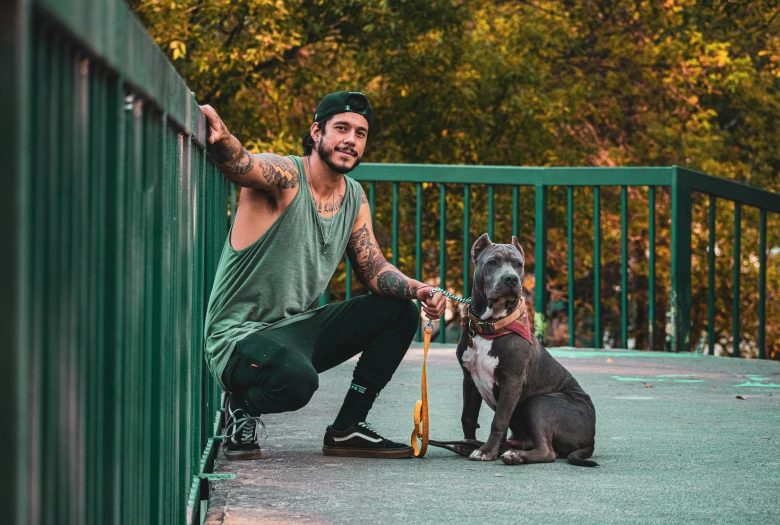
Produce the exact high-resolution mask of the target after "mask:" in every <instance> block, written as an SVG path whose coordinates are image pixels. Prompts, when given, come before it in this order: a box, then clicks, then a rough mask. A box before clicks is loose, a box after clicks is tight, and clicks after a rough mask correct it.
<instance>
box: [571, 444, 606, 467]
mask: <svg viewBox="0 0 780 525" xmlns="http://www.w3.org/2000/svg"><path fill="white" fill-rule="evenodd" d="M592 455H593V447H592V446H590V447H587V448H581V449H579V450H575V451H574V452H572V453H571V454H569V455H568V456H567V457H566V459H568V460H569V463H571V464H572V465H577V466H578V467H598V466H599V464H598V463H596V462H595V461H593V460H590V459H587V458H589V457H591V456H592Z"/></svg>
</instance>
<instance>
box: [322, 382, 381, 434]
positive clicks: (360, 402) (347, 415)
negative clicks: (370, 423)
mask: <svg viewBox="0 0 780 525" xmlns="http://www.w3.org/2000/svg"><path fill="white" fill-rule="evenodd" d="M377 396H379V391H378V390H375V389H371V388H367V387H364V386H360V385H358V384H357V383H352V385H350V387H349V391H348V392H347V396H346V397H345V398H344V404H343V405H341V410H339V414H338V415H337V416H336V421H334V422H333V425H332V426H333V428H335V429H336V430H344V429H345V428H347V427H348V426H350V425H354V424H355V423H359V422H361V421H365V420H366V416H367V415H368V411H369V410H371V407H372V406H373V404H374V400H376V398H377Z"/></svg>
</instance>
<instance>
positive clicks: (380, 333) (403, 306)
mask: <svg viewBox="0 0 780 525" xmlns="http://www.w3.org/2000/svg"><path fill="white" fill-rule="evenodd" d="M419 315H420V314H419V312H418V310H417V307H416V306H415V304H414V303H413V302H412V301H409V300H398V299H390V298H386V297H382V296H379V295H363V296H360V297H356V298H354V299H350V300H348V301H344V302H342V303H336V304H330V305H327V306H326V307H325V308H322V309H320V310H318V311H317V312H315V313H314V315H313V316H312V317H310V318H308V319H305V320H303V321H300V322H297V323H292V324H289V325H287V326H284V327H281V328H276V329H274V328H271V329H266V330H261V331H259V332H254V333H252V334H249V335H248V336H246V337H245V338H244V339H242V340H241V341H239V342H238V344H237V345H236V349H235V350H234V351H233V355H232V356H231V357H230V360H229V361H228V364H227V366H226V367H225V371H224V372H223V374H222V381H223V383H224V384H225V386H226V387H227V388H228V390H229V391H230V392H231V393H232V394H233V396H234V398H235V399H237V400H240V399H243V400H244V404H245V405H246V407H245V408H247V409H248V410H249V412H250V413H251V414H252V415H261V414H274V413H279V412H289V411H293V410H298V409H300V408H302V407H303V406H305V405H306V404H307V403H308V402H309V400H310V399H311V397H312V395H313V394H314V392H315V391H316V390H317V388H318V386H319V377H318V374H319V373H320V372H324V371H326V370H329V369H331V368H333V367H334V366H336V365H339V364H341V363H343V362H345V361H347V360H348V359H350V358H352V357H354V356H355V355H357V354H360V353H361V352H362V355H361V356H360V358H359V359H358V362H357V366H356V367H355V371H354V374H353V382H354V383H356V384H358V385H360V386H362V387H365V388H367V389H369V390H371V391H373V392H376V393H377V394H378V393H379V391H380V390H382V388H384V386H385V385H387V383H388V382H389V381H390V378H391V377H392V376H393V373H394V372H395V370H396V369H397V368H398V365H399V364H400V363H401V360H402V359H403V357H404V354H406V351H407V350H408V349H409V345H410V344H411V342H412V338H413V337H414V334H415V332H416V331H417V325H418V321H419Z"/></svg>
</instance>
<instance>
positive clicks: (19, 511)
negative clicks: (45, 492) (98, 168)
mask: <svg viewBox="0 0 780 525" xmlns="http://www.w3.org/2000/svg"><path fill="white" fill-rule="evenodd" d="M30 4H31V2H25V1H18V0H17V1H10V2H1V3H0V35H2V40H3V44H4V45H3V46H2V47H0V56H1V57H2V59H3V66H4V68H5V73H4V75H8V76H7V77H6V76H4V77H3V80H2V81H1V82H0V108H2V115H3V120H4V122H5V126H3V130H2V131H0V137H2V140H0V151H1V152H2V158H3V193H2V195H0V220H2V224H3V227H2V228H0V246H2V249H3V257H2V258H1V259H0V260H1V261H2V262H0V311H2V312H3V315H2V316H1V317H0V334H2V335H0V347H2V348H3V350H4V351H3V366H2V371H0V414H2V415H3V417H2V423H0V429H2V434H3V449H4V453H3V457H2V459H0V468H2V472H3V474H4V475H5V477H6V479H7V483H5V484H4V487H5V489H4V491H3V492H4V494H3V496H4V499H3V502H4V505H3V510H4V513H5V515H6V516H5V518H4V521H7V522H8V523H30V522H33V521H34V519H35V509H34V508H33V505H32V501H33V499H34V498H35V496H34V494H32V491H31V490H30V484H31V483H30V480H31V478H32V477H33V476H34V475H35V473H34V472H32V469H31V468H30V450H31V449H33V447H34V443H33V441H32V438H31V435H32V432H31V419H32V414H33V413H34V407H33V406H31V402H30V399H29V398H30V395H29V392H32V388H31V387H30V377H31V376H30V372H31V367H32V356H31V352H30V350H31V344H30V337H29V335H28V334H29V333H30V327H29V324H30V320H29V317H30V316H29V313H28V312H30V305H31V302H32V301H33V300H34V299H32V293H31V289H30V288H32V287H31V286H30V285H29V284H28V283H30V274H31V264H30V263H31V262H32V261H31V257H30V251H31V243H30V239H31V231H30V230H31V228H30V222H29V221H27V220H25V218H26V217H30V215H29V211H28V207H29V206H30V205H31V203H32V187H31V186H32V183H31V181H30V178H31V177H30V176H31V173H32V172H31V165H32V164H33V162H32V161H31V159H32V158H33V155H32V152H31V151H30V150H31V149H32V147H33V144H32V140H31V138H30V132H31V130H35V127H34V124H33V123H31V117H32V113H33V112H32V111H31V110H30V99H31V97H32V96H33V94H32V93H31V92H30V90H31V88H35V86H30V82H28V78H29V72H30V68H31V67H32V66H31V64H33V62H32V61H31V59H30V58H31V56H32V53H31V52H30V50H31V49H32V48H31V45H30V42H31V35H30V25H29V24H28V20H29V19H30V14H29V10H30V9H31V8H30ZM37 146H39V147H43V145H41V144H37ZM38 175H39V177H40V175H42V174H38Z"/></svg>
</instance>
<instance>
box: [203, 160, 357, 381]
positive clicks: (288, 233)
mask: <svg viewBox="0 0 780 525" xmlns="http://www.w3.org/2000/svg"><path fill="white" fill-rule="evenodd" d="M289 158H290V159H291V160H292V161H293V163H294V164H295V167H296V168H297V169H298V173H299V174H300V184H299V185H298V193H297V195H295V197H294V198H293V200H292V202H291V203H290V205H289V206H287V208H286V209H285V210H284V211H283V212H282V213H281V215H280V216H279V217H278V218H277V219H276V221H275V222H274V223H273V224H272V225H271V227H270V228H268V231H266V232H265V233H264V234H263V235H262V236H261V237H260V238H259V239H257V240H256V241H255V242H254V243H253V244H252V245H251V246H248V247H247V248H244V249H243V250H235V249H233V247H232V246H231V245H230V237H231V234H230V233H229V234H228V237H227V240H226V241H225V246H224V248H223V249H222V256H221V257H220V259H219V265H218V266H217V273H216V276H215V279H214V286H213V288H212V290H211V296H210V297H209V306H208V311H207V312H206V324H205V333H206V343H205V347H206V348H205V351H206V361H207V363H208V366H209V369H210V370H211V373H212V374H213V375H214V377H215V378H216V380H217V382H219V384H220V385H222V372H223V370H224V369H225V366H226V365H227V362H228V360H229V359H230V355H231V354H232V353H233V349H234V348H235V345H236V342H238V341H240V340H241V339H243V338H244V337H246V336H247V335H248V334H250V333H252V332H255V331H258V330H265V329H267V328H269V327H279V326H284V325H287V324H289V323H292V322H296V321H300V320H303V319H306V318H307V317H309V316H311V315H312V312H313V311H314V310H315V309H316V306H317V303H318V301H319V298H320V296H321V295H322V294H323V292H325V289H326V287H327V286H328V282H329V281H330V278H331V277H332V276H333V274H334V273H335V272H336V268H337V267H338V265H339V262H341V258H342V255H343V254H344V251H345V250H346V248H347V242H348V241H349V236H350V234H351V233H352V227H353V226H354V224H355V220H356V219H357V215H358V211H359V209H360V203H361V198H362V191H363V190H362V188H361V186H360V184H359V183H358V182H357V181H355V180H354V179H351V178H349V177H346V176H345V177H344V178H345V180H346V183H347V190H346V194H345V195H344V202H343V204H342V207H341V209H340V210H339V211H338V212H336V214H335V215H334V216H333V217H330V218H324V217H322V216H320V215H319V212H318V211H317V207H316V205H315V204H314V200H313V199H312V197H311V193H310V192H309V185H308V183H307V181H306V175H305V172H304V170H303V164H302V161H301V158H300V157H294V156H290V157H289ZM230 230H231V233H232V230H233V227H232V226H231V228H230ZM324 239H327V245H328V246H327V250H326V251H324V252H323V245H324ZM222 386H223V388H224V385H222Z"/></svg>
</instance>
